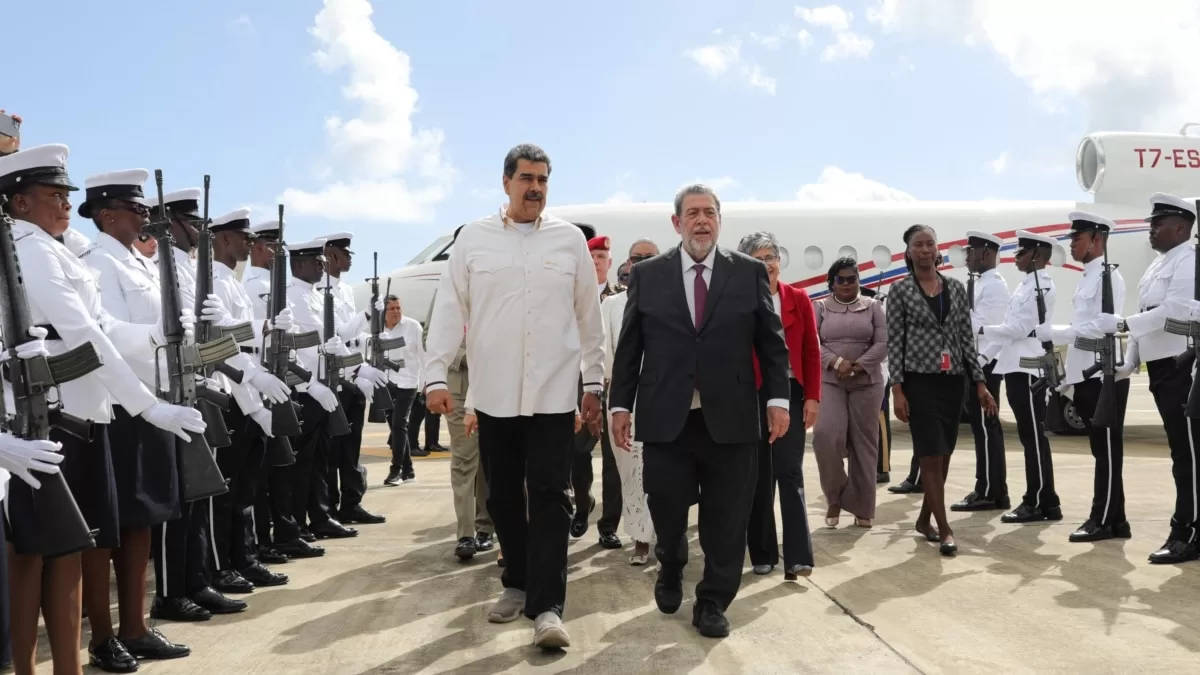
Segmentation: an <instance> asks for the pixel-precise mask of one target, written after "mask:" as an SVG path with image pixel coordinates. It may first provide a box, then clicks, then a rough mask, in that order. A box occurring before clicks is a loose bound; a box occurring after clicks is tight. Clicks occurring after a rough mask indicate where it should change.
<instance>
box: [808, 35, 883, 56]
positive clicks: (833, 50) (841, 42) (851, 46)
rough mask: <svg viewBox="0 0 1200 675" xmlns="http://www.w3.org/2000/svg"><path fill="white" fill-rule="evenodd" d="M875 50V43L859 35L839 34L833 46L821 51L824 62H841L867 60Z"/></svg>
mask: <svg viewBox="0 0 1200 675" xmlns="http://www.w3.org/2000/svg"><path fill="white" fill-rule="evenodd" d="M874 48H875V41H874V40H872V39H871V38H869V37H865V36H862V35H859V34H858V33H849V32H847V33H838V34H837V39H836V40H835V41H834V43H833V44H831V45H828V46H826V47H825V49H823V50H821V60H822V61H840V60H842V59H849V58H856V57H857V58H860V59H865V58H867V57H868V56H870V55H871V50H873V49H874Z"/></svg>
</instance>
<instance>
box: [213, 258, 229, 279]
mask: <svg viewBox="0 0 1200 675" xmlns="http://www.w3.org/2000/svg"><path fill="white" fill-rule="evenodd" d="M212 264H213V267H212V269H213V276H214V277H220V278H222V279H224V278H226V277H231V276H233V270H232V269H230V267H229V265H226V264H225V263H223V262H221V261H220V260H213V261H212Z"/></svg>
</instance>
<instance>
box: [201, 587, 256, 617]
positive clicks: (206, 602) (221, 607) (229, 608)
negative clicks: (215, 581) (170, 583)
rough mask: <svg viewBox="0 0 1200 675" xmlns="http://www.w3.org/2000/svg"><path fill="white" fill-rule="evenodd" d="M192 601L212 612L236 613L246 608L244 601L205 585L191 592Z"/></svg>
mask: <svg viewBox="0 0 1200 675" xmlns="http://www.w3.org/2000/svg"><path fill="white" fill-rule="evenodd" d="M192 602H194V603H196V604H197V605H200V606H201V607H203V608H204V609H206V610H208V611H209V612H212V613H213V614H237V613H238V612H241V611H245V609H246V603H245V602H243V601H241V600H235V599H233V598H227V597H225V596H224V595H221V593H220V591H218V590H217V589H215V588H213V587H212V586H205V587H204V588H201V589H200V590H198V591H196V592H195V593H192Z"/></svg>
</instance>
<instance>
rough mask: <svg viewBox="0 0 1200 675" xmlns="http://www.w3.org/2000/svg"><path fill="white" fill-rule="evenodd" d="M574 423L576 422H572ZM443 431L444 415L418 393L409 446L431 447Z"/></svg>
mask: <svg viewBox="0 0 1200 675" xmlns="http://www.w3.org/2000/svg"><path fill="white" fill-rule="evenodd" d="M422 422H424V423H425V445H421V438H420V436H421V423H422ZM572 424H574V422H572ZM441 433H442V416H441V415H437V414H435V413H431V412H429V408H427V407H425V395H424V394H418V395H417V398H416V400H415V401H414V403H413V407H412V413H410V414H409V417H408V448H409V450H412V449H414V448H425V449H429V448H432V447H434V446H436V445H437V442H438V438H439V437H440V435H441Z"/></svg>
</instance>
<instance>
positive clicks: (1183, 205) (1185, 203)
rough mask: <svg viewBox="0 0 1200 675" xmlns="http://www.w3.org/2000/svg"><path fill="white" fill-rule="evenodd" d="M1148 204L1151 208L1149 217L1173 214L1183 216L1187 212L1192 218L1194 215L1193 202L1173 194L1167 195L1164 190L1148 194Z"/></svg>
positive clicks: (1194, 205) (1194, 206)
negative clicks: (1151, 211)
mask: <svg viewBox="0 0 1200 675" xmlns="http://www.w3.org/2000/svg"><path fill="white" fill-rule="evenodd" d="M1150 206H1151V208H1152V209H1153V213H1152V214H1151V216H1150V218H1156V217H1158V216H1173V215H1174V216H1185V215H1189V214H1190V215H1191V216H1192V218H1195V217H1196V204H1195V202H1192V201H1189V200H1187V199H1182V198H1180V197H1176V196H1175V195H1169V194H1167V193H1165V192H1155V193H1154V194H1152V195H1150ZM1148 220H1149V219H1148Z"/></svg>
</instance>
